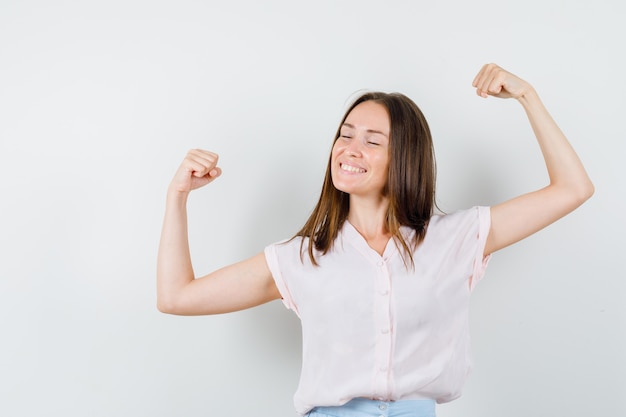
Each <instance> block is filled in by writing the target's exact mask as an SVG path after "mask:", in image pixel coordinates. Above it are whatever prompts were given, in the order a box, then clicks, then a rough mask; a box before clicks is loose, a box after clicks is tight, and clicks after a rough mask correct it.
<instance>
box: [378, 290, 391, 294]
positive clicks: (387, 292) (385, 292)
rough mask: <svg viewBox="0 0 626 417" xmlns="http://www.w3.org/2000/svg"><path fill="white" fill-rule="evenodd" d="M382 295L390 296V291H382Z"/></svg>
mask: <svg viewBox="0 0 626 417" xmlns="http://www.w3.org/2000/svg"><path fill="white" fill-rule="evenodd" d="M380 294H381V295H387V294H389V291H387V290H382V291H381V292H380Z"/></svg>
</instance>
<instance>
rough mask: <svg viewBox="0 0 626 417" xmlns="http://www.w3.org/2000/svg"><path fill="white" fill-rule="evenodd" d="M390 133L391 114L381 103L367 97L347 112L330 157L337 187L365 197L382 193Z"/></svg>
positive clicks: (332, 173) (385, 175)
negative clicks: (368, 99)
mask: <svg viewBox="0 0 626 417" xmlns="http://www.w3.org/2000/svg"><path fill="white" fill-rule="evenodd" d="M389 133H390V122H389V114H388V113H387V109H386V108H385V107H384V106H383V105H381V104H378V103H376V102H374V101H365V102H363V103H361V104H359V105H357V106H356V107H355V108H354V109H353V110H352V111H351V112H350V114H348V117H347V118H346V121H345V122H344V124H343V125H342V126H341V130H340V135H339V138H338V139H337V140H336V141H335V145H334V146H333V150H332V157H331V175H332V180H333V184H334V185H335V187H336V188H337V189H338V190H340V191H343V192H345V193H348V194H350V195H355V196H362V197H369V196H372V197H377V198H378V197H380V196H381V195H382V192H383V189H384V188H385V185H386V184H387V171H388V169H389Z"/></svg>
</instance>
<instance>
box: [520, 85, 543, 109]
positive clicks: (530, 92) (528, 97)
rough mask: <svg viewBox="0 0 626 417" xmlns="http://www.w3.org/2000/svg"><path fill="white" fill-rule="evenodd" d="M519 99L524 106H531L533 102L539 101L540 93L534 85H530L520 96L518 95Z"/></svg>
mask: <svg viewBox="0 0 626 417" xmlns="http://www.w3.org/2000/svg"><path fill="white" fill-rule="evenodd" d="M517 101H519V102H520V104H521V105H522V106H524V107H527V106H530V105H532V104H533V103H539V102H540V100H539V94H537V91H535V89H534V88H533V87H532V86H529V87H528V89H527V90H526V91H524V92H523V93H522V94H521V95H520V96H519V97H517Z"/></svg>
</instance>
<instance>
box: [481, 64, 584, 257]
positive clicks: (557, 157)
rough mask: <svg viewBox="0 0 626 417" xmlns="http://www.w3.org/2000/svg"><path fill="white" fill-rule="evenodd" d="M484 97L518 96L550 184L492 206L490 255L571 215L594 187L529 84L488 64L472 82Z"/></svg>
mask: <svg viewBox="0 0 626 417" xmlns="http://www.w3.org/2000/svg"><path fill="white" fill-rule="evenodd" d="M472 86H474V87H475V88H476V93H477V94H478V95H479V96H481V97H488V96H494V97H500V98H515V99H517V101H519V102H520V104H521V105H522V107H523V108H524V110H525V111H526V115H527V116H528V120H529V121H530V125H531V126H532V129H533V131H534V133H535V136H536V138H537V142H538V143H539V147H540V148H541V153H542V154H543V158H544V160H545V163H546V168H547V170H548V176H549V178H550V183H549V184H548V185H547V186H546V187H544V188H542V189H540V190H537V191H534V192H531V193H528V194H524V195H521V196H519V197H516V198H513V199H511V200H508V201H505V202H503V203H501V204H497V205H495V206H493V207H492V208H491V229H490V231H489V236H488V237H487V243H486V246H485V252H484V254H485V255H488V254H490V253H493V252H495V251H497V250H499V249H502V248H504V247H506V246H509V245H511V244H513V243H515V242H518V241H520V240H522V239H524V238H525V237H528V236H530V235H532V234H533V233H535V232H537V231H539V230H541V229H543V228H544V227H546V226H548V225H549V224H551V223H553V222H555V221H557V220H558V219H560V218H561V217H563V216H565V215H566V214H568V213H570V212H571V211H573V210H574V209H576V208H577V207H578V206H580V205H581V204H582V203H584V202H585V201H586V200H587V199H589V197H591V195H592V194H593V191H594V187H593V184H592V183H591V180H590V179H589V177H588V176H587V173H586V171H585V168H584V167H583V165H582V163H581V162H580V159H579V158H578V155H576V152H575V151H574V149H573V148H572V146H571V145H570V143H569V141H568V140H567V138H566V137H565V135H564V134H563V132H561V129H560V128H559V127H558V126H557V124H556V123H555V122H554V120H553V119H552V117H551V116H550V114H549V113H548V110H546V108H545V107H544V105H543V103H542V102H541V100H540V99H539V96H538V95H537V92H536V91H535V90H534V89H533V87H532V86H531V85H530V84H528V83H527V82H526V81H523V80H522V79H520V78H519V77H516V76H515V75H513V74H511V73H510V72H508V71H505V70H504V69H502V68H500V67H499V66H497V65H495V64H487V65H485V66H484V67H483V68H482V69H481V70H480V72H479V73H478V75H477V76H476V78H475V79H474V82H473V83H472Z"/></svg>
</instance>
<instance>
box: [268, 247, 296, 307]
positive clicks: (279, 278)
mask: <svg viewBox="0 0 626 417" xmlns="http://www.w3.org/2000/svg"><path fill="white" fill-rule="evenodd" d="M289 243H292V242H289ZM288 245H289V244H288ZM281 249H285V242H279V243H273V244H271V245H269V246H267V247H266V248H265V260H266V262H267V266H268V267H269V269H270V272H271V273H272V277H273V278H274V282H275V283H276V287H277V288H278V292H280V296H281V297H282V301H283V304H284V305H285V307H287V308H288V309H290V310H293V311H294V312H295V313H296V314H298V308H297V306H296V303H295V302H294V300H293V297H292V296H291V292H290V291H289V285H288V283H287V281H286V279H285V276H284V275H283V269H282V268H281V259H279V258H281V254H282V255H285V254H284V253H283V252H284V251H283V250H281ZM283 258H284V256H283ZM282 261H285V259H282Z"/></svg>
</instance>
